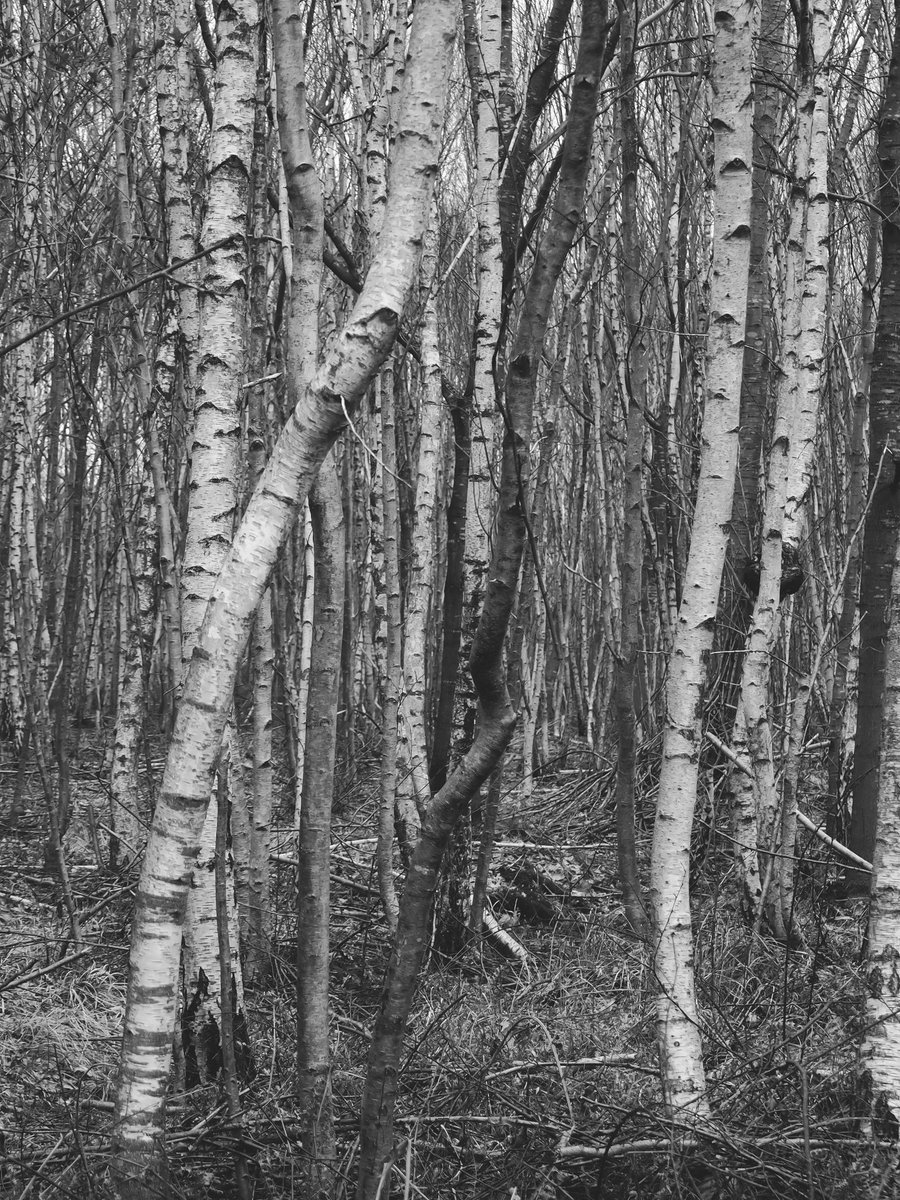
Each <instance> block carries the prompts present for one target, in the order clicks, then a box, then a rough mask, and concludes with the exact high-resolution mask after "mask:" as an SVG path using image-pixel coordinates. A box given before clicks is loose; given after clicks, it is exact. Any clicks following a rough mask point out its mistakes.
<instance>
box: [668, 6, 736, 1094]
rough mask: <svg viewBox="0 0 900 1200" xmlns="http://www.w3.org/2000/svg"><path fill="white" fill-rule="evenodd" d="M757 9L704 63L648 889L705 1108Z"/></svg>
mask: <svg viewBox="0 0 900 1200" xmlns="http://www.w3.org/2000/svg"><path fill="white" fill-rule="evenodd" d="M757 17H758V10H757V9H756V6H755V5H752V4H751V3H749V0H743V2H741V3H738V4H729V5H720V6H719V8H718V10H717V11H716V17H715V19H716V35H715V47H714V51H713V65H712V87H713V100H712V112H711V117H712V127H713V133H714V138H715V157H714V166H713V182H714V185H715V200H714V204H715V210H714V211H715V233H714V244H713V266H712V279H711V285H710V321H709V336H708V346H707V380H706V383H707V386H706V403H705V409H704V419H703V428H702V433H701V439H702V440H701V457H700V478H699V486H698V492H697V503H696V508H695V514H694V525H693V531H692V535H691V549H690V553H689V556H688V561H687V566H686V570H685V580H684V591H683V595H682V601H681V607H680V609H679V612H678V620H677V622H676V624H675V633H674V642H673V646H672V652H671V656H670V660H669V680H668V685H667V688H666V720H665V726H664V733H663V755H662V768H661V772H660V781H659V802H658V807H657V814H656V826H655V829H654V835H653V851H652V860H651V877H650V898H651V904H652V909H653V921H654V970H655V974H656V979H657V984H658V987H659V997H658V1008H657V1012H658V1025H659V1040H660V1055H661V1062H662V1068H663V1081H664V1090H665V1097H666V1103H667V1105H668V1107H669V1108H670V1110H672V1111H673V1112H679V1113H684V1114H685V1115H693V1116H697V1117H701V1118H702V1117H704V1116H705V1115H706V1114H707V1112H708V1102H707V1098H706V1075H705V1071H704V1067H703V1053H702V1044H701V1036H700V1014H699V1010H698V1007H697V999H696V993H695V988H694V963H693V933H692V928H691V907H690V887H689V875H690V864H689V858H690V841H691V829H692V825H693V818H694V809H695V807H696V803H697V786H698V770H699V759H700V749H701V734H702V729H701V718H702V695H703V688H704V684H705V682H706V677H707V668H708V661H709V654H710V651H711V649H712V640H713V630H714V627H715V620H716V611H717V605H718V599H719V586H720V583H721V579H722V568H723V566H724V562H725V548H726V545H727V541H728V523H729V520H730V517H731V502H732V493H733V490H734V475H735V467H736V463H737V449H738V443H737V430H738V415H739V409H740V385H741V367H742V361H743V341H744V322H745V316H746V309H747V276H748V270H749V257H750V237H749V233H750V182H751V168H752V129H751V121H752V104H751V81H750V68H751V62H752V59H753V38H754V34H755V27H756V23H757Z"/></svg>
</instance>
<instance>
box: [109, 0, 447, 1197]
mask: <svg viewBox="0 0 900 1200" xmlns="http://www.w3.org/2000/svg"><path fill="white" fill-rule="evenodd" d="M275 12H276V24H275V31H274V39H273V40H274V45H275V62H276V70H277V71H278V73H279V77H280V80H281V86H280V87H279V110H280V113H279V115H280V120H279V125H280V131H281V137H282V152H283V154H284V157H285V170H286V175H287V180H288V188H289V193H290V197H291V207H292V210H293V217H294V228H293V235H294V281H293V286H292V291H291V302H290V310H289V314H288V329H289V345H288V386H289V395H290V397H291V400H292V402H293V403H294V409H293V412H292V413H291V416H290V417H289V418H288V421H287V423H286V424H285V427H284V429H283V430H282V432H281V435H280V437H279V439H278V442H277V444H276V447H275V450H274V452H273V454H272V456H271V457H270V459H269V461H268V463H267V464H266V468H265V470H264V472H263V475H262V478H261V479H260V482H259V485H258V486H257V488H256V491H255V492H254V494H253V497H252V498H251V500H250V503H249V505H248V507H247V511H246V513H245V514H244V518H243V520H242V521H241V523H240V526H239V528H238V531H237V534H236V536H235V538H234V541H233V542H232V545H231V549H230V550H229V553H228V557H227V559H226V561H225V564H224V566H223V568H222V571H221V573H220V575H219V578H218V580H217V581H216V585H215V587H214V589H213V594H212V596H211V598H210V603H209V607H208V610H207V615H206V618H205V619H204V623H203V627H202V629H201V631H200V635H199V637H198V639H197V644H196V647H195V650H194V656H193V659H192V662H191V666H190V670H189V671H188V675H187V679H186V680H185V684H184V692H183V696H182V700H181V705H180V708H179V711H178V717H177V720H176V724H175V731H174V734H173V737H172V743H171V746H170V749H169V756H168V759H167V762H166V768H165V772H164V775H163V780H162V786H161V789H160V795H159V798H158V800H157V805H156V811H155V813H154V820H153V826H152V829H151V833H150V839H149V842H148V845H147V853H146V856H145V859H144V869H143V871H142V874H141V880H140V884H139V888H138V895H137V902H136V911H135V919H134V927H133V932H132V947H131V957H130V969H129V979H128V994H127V999H126V1009H125V1028H124V1036H123V1044H122V1059H121V1064H120V1068H119V1078H118V1083H117V1091H116V1113H115V1125H114V1128H115V1133H114V1148H113V1162H112V1168H113V1173H114V1176H115V1178H116V1181H117V1185H118V1190H119V1194H120V1195H121V1196H123V1197H128V1200H151V1197H157V1196H158V1195H159V1192H160V1190H161V1189H162V1190H164V1189H165V1172H164V1162H165V1156H164V1150H163V1137H164V1098H165V1090H166V1081H167V1077H168V1072H169V1066H170V1063H171V1033H172V1029H173V1027H174V1021H175V1005H176V997H177V982H178V962H179V951H180V945H181V934H182V928H183V923H184V911H185V903H186V900H187V893H188V888H189V884H190V875H191V868H192V866H193V862H194V859H195V857H196V853H197V849H198V846H199V842H200V834H201V830H202V828H203V823H204V818H205V816H206V809H207V806H208V804H209V799H210V791H211V787H212V781H213V772H214V768H215V762H216V758H217V755H218V753H219V747H220V745H221V741H222V735H223V732H224V729H225V724H226V720H227V717H228V713H229V710H230V707H231V699H232V689H233V687H234V680H235V677H236V675H237V669H238V663H239V661H240V657H241V654H242V653H243V650H244V647H245V646H246V643H247V639H248V636H249V632H250V627H251V624H252V621H253V614H254V612H255V611H256V608H257V606H258V604H259V602H260V600H261V598H262V595H263V592H264V591H265V588H266V584H267V582H268V578H269V575H270V574H271V571H272V568H273V566H274V564H275V559H276V557H277V555H278V552H279V550H280V549H281V547H282V545H283V544H284V541H285V539H286V537H287V535H288V532H289V530H290V528H291V525H292V524H293V522H294V520H295V518H296V515H297V511H298V508H299V507H300V505H301V504H302V503H303V500H304V499H305V497H306V494H307V491H308V489H309V486H310V483H311V482H312V480H313V479H314V477H315V475H316V473H317V471H318V469H319V467H320V465H321V463H322V460H323V458H324V457H325V454H326V453H327V451H328V448H329V447H330V446H331V444H332V442H333V441H334V439H335V438H336V437H337V434H338V432H339V431H340V429H341V428H342V427H343V425H344V424H345V421H346V415H347V413H351V414H352V412H353V411H354V410H355V408H356V407H357V406H358V404H359V400H360V398H361V397H362V396H363V395H364V393H365V391H366V389H367V388H368V387H369V386H370V385H371V383H372V380H373V379H374V377H375V375H376V373H377V371H378V370H379V369H380V367H381V365H382V363H384V361H385V360H386V358H387V356H388V354H389V353H390V350H391V347H392V346H393V344H394V341H395V338H396V336H397V330H398V328H399V323H400V316H401V314H402V312H403V309H404V306H405V303H406V299H407V296H408V294H409V291H410V288H411V286H412V285H413V283H414V281H415V278H416V273H417V270H418V264H419V257H420V254H421V247H422V242H423V239H424V231H425V227H426V225H427V222H428V214H429V211H430V205H431V194H432V190H433V180H434V177H435V175H436V172H437V164H438V153H439V149H440V141H441V129H442V125H443V115H444V105H445V99H446V81H447V74H448V66H449V59H450V46H451V44H452V41H453V38H454V33H455V22H454V13H453V10H452V6H450V5H448V4H446V3H444V2H443V0H419V3H418V4H417V6H416V12H415V17H414V19H413V25H412V32H411V37H410V52H409V60H408V64H407V70H406V73H405V76H404V81H403V88H402V93H401V108H400V113H401V116H400V120H399V122H398V131H397V138H396V141H395V144H394V153H393V161H392V173H391V188H390V193H389V196H388V205H387V207H388V211H387V214H386V217H385V222H384V229H383V232H382V236H381V238H380V239H379V243H378V249H377V252H376V254H375V258H374V261H373V263H372V265H371V267H370V269H369V273H368V276H367V278H366V284H365V287H364V289H363V291H362V293H361V294H360V296H359V299H358V300H357V302H356V305H355V306H354V308H353V311H352V313H351V314H350V316H349V317H348V318H347V321H346V323H345V325H344V327H343V329H342V330H341V331H340V332H339V333H338V334H337V335H336V336H335V337H333V338H332V339H331V340H330V342H329V345H328V347H327V349H326V352H325V355H324V359H323V361H322V362H321V364H320V365H319V366H318V369H317V370H316V371H315V373H314V375H313V376H312V378H311V379H310V380H309V382H304V380H305V379H309V375H304V369H305V368H306V367H308V366H309V363H310V357H312V359H313V361H314V354H315V351H314V347H315V344H316V343H315V338H316V331H317V320H318V277H319V273H320V271H321V236H322V223H321V212H322V209H321V193H320V189H319V185H318V181H317V179H316V178H315V172H314V169H313V167H312V162H311V158H310V156H309V154H308V153H306V154H304V153H303V150H304V147H305V148H306V149H307V150H308V138H307V137H306V134H305V128H306V126H305V109H304V106H303V92H302V83H301V82H300V81H298V80H297V78H296V75H294V76H293V78H292V72H295V71H296V70H297V68H298V67H299V68H302V62H303V57H302V48H303V35H304V25H303V22H302V21H301V19H300V16H299V14H298V13H297V12H296V11H295V10H293V7H292V6H288V5H285V6H284V10H282V8H281V4H280V3H276V5H275ZM313 281H314V283H313ZM310 347H313V350H312V353H310Z"/></svg>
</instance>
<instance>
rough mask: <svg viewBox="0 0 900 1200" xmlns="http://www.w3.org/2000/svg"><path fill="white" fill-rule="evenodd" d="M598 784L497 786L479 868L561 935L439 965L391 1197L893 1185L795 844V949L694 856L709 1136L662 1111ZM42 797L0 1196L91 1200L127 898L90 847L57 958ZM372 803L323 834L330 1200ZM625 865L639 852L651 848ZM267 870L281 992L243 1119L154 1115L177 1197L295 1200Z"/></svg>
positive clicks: (363, 921) (221, 1109) (349, 1068)
mask: <svg viewBox="0 0 900 1200" xmlns="http://www.w3.org/2000/svg"><path fill="white" fill-rule="evenodd" d="M14 778H15V775H14V768H13V769H12V770H11V769H10V768H0V817H3V816H5V815H6V812H7V811H8V804H9V800H10V790H11V786H12V781H13V780H14ZM98 779H99V773H98V772H97V771H96V770H89V769H85V770H84V771H83V772H82V774H81V777H79V778H78V779H77V780H76V786H77V787H78V788H79V790H80V794H81V796H82V800H83V801H84V803H94V804H95V805H96V806H97V808H98V810H99V811H101V812H102V805H103V800H104V797H103V789H102V786H101V784H100V783H99V782H98ZM610 782H611V777H610V773H609V771H608V769H606V768H605V767H602V768H601V769H597V768H596V766H595V765H593V764H591V763H587V764H586V765H584V766H583V767H581V768H579V769H577V770H576V771H571V769H570V773H569V774H567V775H558V776H556V777H555V778H554V777H552V776H551V777H548V778H545V779H543V780H541V781H539V782H538V783H537V784H536V786H535V790H534V794H533V797H532V799H531V801H530V802H529V804H528V805H527V806H523V804H522V801H521V798H520V796H519V795H518V794H517V793H516V792H515V791H512V792H511V793H510V795H509V796H508V797H507V800H506V802H505V805H504V810H503V819H502V827H503V831H505V832H501V843H505V844H503V845H501V848H500V850H499V852H498V863H497V865H498V867H499V866H505V867H509V868H514V867H516V866H522V865H524V864H528V865H529V869H534V870H536V871H537V872H538V873H539V874H540V875H541V876H543V877H545V878H548V879H552V880H553V881H554V882H555V885H556V888H555V891H554V893H553V895H552V904H553V910H554V914H555V915H554V919H553V920H552V921H550V922H548V923H544V924H527V923H526V922H524V921H523V920H522V919H521V918H519V919H518V920H517V919H516V917H515V915H514V914H506V916H503V920H504V921H505V923H506V925H507V928H508V930H509V932H511V933H512V934H513V935H514V936H515V937H516V938H517V939H518V940H519V941H520V943H521V944H522V945H523V947H524V948H525V950H526V951H527V959H526V960H525V962H524V963H517V962H515V961H511V960H509V959H506V958H504V957H501V955H500V954H499V953H497V952H496V951H495V950H494V949H492V948H491V947H490V946H489V945H484V946H481V947H473V948H470V950H469V951H468V952H467V953H466V954H465V956H464V957H463V958H462V959H461V960H460V961H458V962H447V961H445V960H439V959H437V958H436V957H433V958H432V959H431V961H430V962H429V965H428V970H427V972H426V973H425V975H424V977H423V979H422V981H421V985H420V988H419V993H418V998H417V1003H416V1008H415V1013H414V1018H413V1022H412V1028H411V1030H410V1033H409V1036H408V1039H407V1049H406V1058H405V1062H404V1067H403V1074H402V1090H401V1095H400V1101H399V1106H398V1119H397V1143H396V1161H395V1166H394V1179H395V1183H394V1187H395V1191H396V1194H397V1195H398V1196H399V1195H402V1196H403V1197H404V1200H405V1198H406V1197H427V1198H428V1200H445V1198H446V1200H451V1198H454V1200H455V1198H459V1200H463V1198H465V1200H482V1198H484V1200H487V1198H488V1197H505V1198H506V1200H548V1198H549V1197H560V1198H569V1200H588V1198H592V1200H600V1198H610V1200H612V1198H616V1200H627V1198H630V1197H635V1198H636V1200H640V1198H641V1197H654V1198H659V1200H664V1198H668V1197H673V1198H674V1197H698V1198H703V1200H710V1198H722V1200H726V1198H728V1200H739V1198H744V1197H748V1198H749V1197H760V1198H763V1197H773V1198H777V1200H789V1198H792V1197H797V1198H798V1200H801V1198H802V1200H817V1198H821V1200H825V1198H826V1197H829V1198H832V1197H833V1198H834V1200H843V1198H851V1197H856V1196H872V1197H875V1198H877V1197H889V1196H894V1195H897V1194H900V1193H898V1185H897V1182H896V1181H895V1178H894V1164H895V1162H896V1159H897V1154H896V1152H895V1150H894V1148H893V1147H892V1146H888V1145H883V1144H881V1143H877V1142H874V1141H872V1140H871V1138H867V1137H865V1136H863V1133H862V1128H863V1124H862V1118H863V1117H864V1115H865V1114H864V1111H863V1110H864V1106H863V1104H862V1101H861V1098H860V1095H859V1088H858V1086H857V1078H856V1058H857V1048H858V1045H859V1042H860V1039H861V1037H862V1034H863V1029H862V1024H861V1016H860V1014H861V1011H862V1009H861V1006H860V1000H859V998H860V995H861V985H860V972H859V956H860V948H861V944H862V935H863V931H864V921H865V912H864V906H863V903H862V902H861V901H852V902H850V903H845V904H843V905H839V904H834V903H832V902H831V901H830V899H829V897H830V896H831V894H832V891H833V889H832V887H831V885H832V883H833V881H834V877H835V865H834V862H833V860H830V859H829V858H828V857H827V853H826V852H825V851H824V850H823V849H822V848H821V847H818V846H817V845H816V844H810V843H809V842H806V841H803V842H802V845H801V854H802V861H801V864H800V868H799V879H798V889H797V894H798V917H799V920H800V924H801V926H802V928H803V930H804V933H805V943H804V944H803V945H802V947H800V948H793V949H791V948H786V947H784V946H782V945H780V944H779V943H777V942H775V941H773V940H772V939H769V938H767V937H766V936H765V935H764V934H762V933H760V932H753V931H752V930H748V929H747V927H746V925H745V924H744V922H743V921H742V919H741V917H740V915H739V904H738V898H737V891H736V885H735V882H734V880H733V877H732V872H731V862H730V859H729V857H728V846H727V842H726V841H724V840H721V839H716V838H715V837H713V838H712V840H711V842H710V843H709V844H708V845H707V846H706V847H705V850H704V853H703V855H702V856H699V857H698V861H697V865H696V869H695V872H694V879H693V888H694V894H695V899H696V904H695V934H696V970H697V984H698V994H699V1000H700V1004H701V1010H702V1014H703V1020H704V1046H705V1051H706V1066H707V1071H708V1076H709V1085H710V1099H711V1102H712V1106H713V1112H714V1117H713V1120H712V1122H711V1123H710V1124H709V1125H707V1126H704V1127H703V1128H702V1129H700V1130H697V1129H692V1130H681V1129H679V1128H678V1127H677V1126H674V1125H673V1123H672V1122H671V1121H670V1120H667V1118H666V1116H665V1113H664V1110H663V1105H662V1095H661V1091H660V1082H659V1076H658V1067H657V1051H656V1015H655V999H654V987H653V981H652V979H651V977H650V975H649V967H648V964H647V959H646V955H645V952H644V949H643V947H642V946H641V945H640V944H638V943H637V942H636V941H635V940H634V938H633V937H632V936H631V934H630V933H629V930H628V928H627V925H626V923H625V920H624V916H623V913H622V908H621V904H620V903H619V900H618V897H617V894H616V867H615V862H616V856H615V844H614V835H613V831H612V810H611V804H612V798H611V790H610ZM36 788H37V781H36V780H32V779H30V780H29V791H28V795H27V796H26V804H25V805H24V816H23V817H22V818H21V819H20V820H19V821H18V823H17V825H16V827H15V829H13V830H7V831H6V832H5V834H4V836H3V839H2V841H0V955H2V957H0V1004H2V1008H0V1076H2V1079H3V1088H2V1092H0V1129H2V1141H0V1193H2V1195H4V1196H7V1195H8V1196H11V1197H18V1198H21V1200H24V1198H25V1197H26V1196H30V1197H34V1198H37V1197H45V1198H47V1200H50V1198H54V1200H55V1198H57V1197H69V1196H71V1197H98V1198H102V1197H106V1196H107V1195H109V1191H108V1187H107V1184H106V1182H105V1169H106V1164H107V1161H108V1155H109V1147H110V1126H111V1119H112V1100H113V1088H114V1082H115V1071H116V1063H117V1058H118V1049H119V1038H120V1030H121V1020H122V1014H123V1010H124V997H125V980H126V965H127V943H128V934H129V928H128V925H129V919H130V909H131V905H132V903H133V887H134V882H135V881H134V878H133V877H128V876H126V877H122V876H116V875H113V874H111V873H109V872H108V871H106V870H105V869H104V867H103V864H102V863H98V862H97V861H95V860H94V859H93V857H92V854H91V850H90V845H89V844H88V840H87V839H85V840H84V842H83V844H82V845H81V846H80V849H79V850H78V851H77V853H75V854H73V862H72V864H71V865H72V871H73V878H74V887H75V891H76V894H77V899H78V902H79V906H80V908H81V910H82V912H83V913H85V914H88V913H93V915H87V916H85V918H84V922H83V934H84V941H85V947H84V951H85V952H84V954H83V955H82V956H81V957H80V958H77V959H75V960H73V961H70V962H68V963H62V964H59V963H58V960H62V959H65V958H66V957H67V955H69V954H70V953H71V947H70V946H69V944H68V942H67V934H66V924H65V919H64V914H63V913H62V909H61V905H60V903H59V896H58V894H57V890H56V884H55V880H54V878H53V876H52V874H51V873H50V872H49V871H47V870H44V869H42V868H41V866H40V865H38V864H39V863H40V861H41V855H40V852H39V851H40V847H41V842H42V840H43V838H44V837H45V829H44V823H43V821H42V820H41V818H40V816H39V814H40V811H41V809H40V805H41V800H40V796H39V795H38V793H37V790H36ZM288 792H289V789H288V788H287V787H285V793H286V794H287V793H288ZM373 805H374V795H373V794H372V788H371V787H370V786H369V785H368V784H367V778H366V776H365V774H364V773H363V774H360V775H358V776H357V777H354V779H352V780H349V781H347V786H346V787H345V789H344V794H343V797H342V801H341V803H340V805H339V817H338V820H337V822H336V829H335V852H336V856H337V858H336V873H337V874H338V875H339V876H340V879H339V880H338V881H336V883H335V889H334V899H335V903H334V920H333V930H332V937H333V955H332V981H333V1002H332V1045H333V1055H334V1068H333V1087H334V1098H335V1119H336V1125H337V1131H338V1138H339V1145H340V1152H341V1156H342V1159H341V1171H342V1178H343V1180H344V1184H343V1188H342V1190H341V1191H340V1193H339V1194H340V1195H342V1196H345V1197H350V1196H352V1195H353V1182H352V1176H353V1164H354V1153H355V1147H356V1133H357V1119H358V1118H357V1114H358V1109H359V1098H360V1095H361V1091H362V1082H363V1075H364V1071H365V1064H366V1055H367V1050H368V1031H369V1029H370V1028H371V1024H372V1020H373V1017H374V1014H375V1011H376V1008H377V1004H378V999H379V994H380V989H381V984H382V980H383V973H384V969H385V965H386V961H387V951H388V947H387V940H386V934H385V928H384V925H383V922H382V920H381V916H380V910H379V907H378V899H377V891H376V888H375V884H374V879H373V875H372V854H373V844H372V842H371V841H368V840H366V839H367V838H369V837H370V831H371V829H372V809H373ZM284 825H285V829H284V832H283V837H284V838H285V839H289V836H290V835H289V821H288V820H287V819H285V821H284ZM523 843H525V844H523ZM536 845H537V846H539V847H541V848H539V849H538V848H535V846H536ZM641 852H642V856H643V859H644V861H646V857H647V853H648V835H647V834H646V833H645V835H644V838H643V843H642V847H641ZM275 872H276V874H275V893H274V894H275V901H276V905H277V910H278V911H277V921H276V936H277V939H278V941H277V946H276V955H275V960H274V963H273V974H272V978H271V980H270V982H269V984H268V985H267V986H266V987H265V988H262V989H256V990H254V991H251V992H248V994H247V998H246V999H247V1005H246V1007H247V1017H248V1023H249V1027H250V1034H251V1040H252V1045H253V1054H254V1072H253V1076H252V1078H250V1079H248V1080H247V1081H246V1082H245V1083H244V1085H243V1088H242V1095H241V1103H242V1121H241V1124H240V1127H236V1126H235V1124H234V1123H233V1122H230V1121H229V1120H228V1119H227V1118H226V1116H225V1105H224V1100H223V1096H222V1095H221V1094H220V1092H219V1089H218V1088H217V1087H215V1086H209V1087H206V1088H200V1089H195V1090H194V1091H192V1092H191V1093H189V1094H186V1095H173V1096H172V1097H171V1100H170V1102H169V1111H168V1126H169V1135H168V1153H169V1158H170V1166H171V1175H172V1194H173V1195H174V1196H176V1197H179V1196H184V1197H196V1196H209V1197H230V1196H231V1195H232V1194H233V1191H232V1190H231V1189H232V1188H233V1179H234V1166H233V1164H234V1159H235V1156H236V1155H241V1156H242V1157H243V1158H244V1159H245V1160H246V1161H247V1164H248V1170H249V1173H250V1176H251V1178H252V1179H253V1181H254V1188H255V1191H254V1194H255V1196H257V1197H271V1198H272V1200H282V1198H287V1197H292V1196H295V1195H298V1194H299V1192H298V1183H297V1177H298V1167H297V1124H296V1121H295V1117H294V1111H295V1110H294V1103H293V1092H292V1082H291V1081H292V1077H293V1057H294V1036H295V1033H294V1012H293V988H294V970H293V965H292V962H293V951H292V945H291V939H292V937H293V929H292V913H293V905H294V899H295V893H294V882H293V873H292V869H291V868H290V867H289V866H286V865H285V864H283V863H279V864H277V865H276V866H275ZM342 880H343V881H345V882H341V881H342ZM346 881H349V882H350V883H351V884H355V886H354V887H350V886H348V885H347V883H346ZM501 890H502V881H500V880H499V877H498V887H497V891H498V894H499V892H500V891H501ZM497 915H498V916H502V914H501V913H500V911H499V908H498V911H497ZM54 964H57V965H54ZM47 967H50V968H51V969H50V970H46V971H45V968H47ZM37 972H43V973H39V974H36V973H37ZM29 976H30V978H29Z"/></svg>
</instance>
